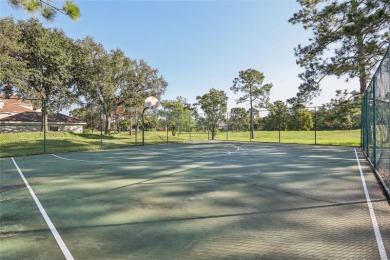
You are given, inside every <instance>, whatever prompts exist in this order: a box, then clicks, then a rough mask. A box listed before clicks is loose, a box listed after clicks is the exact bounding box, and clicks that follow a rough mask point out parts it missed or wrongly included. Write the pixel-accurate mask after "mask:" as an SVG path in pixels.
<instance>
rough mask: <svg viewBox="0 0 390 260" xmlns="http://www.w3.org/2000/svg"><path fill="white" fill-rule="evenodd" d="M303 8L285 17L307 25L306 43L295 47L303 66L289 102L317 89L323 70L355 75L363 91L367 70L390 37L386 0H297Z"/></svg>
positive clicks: (315, 93)
mask: <svg viewBox="0 0 390 260" xmlns="http://www.w3.org/2000/svg"><path fill="white" fill-rule="evenodd" d="M298 2H299V3H300V5H301V7H302V9H301V10H299V11H298V12H296V13H295V14H294V15H293V17H292V18H290V20H289V22H291V23H293V24H297V23H301V24H302V25H303V27H304V28H305V29H311V30H312V32H313V37H312V38H310V39H309V44H308V45H306V46H303V45H298V47H297V48H296V49H295V55H296V57H297V64H299V65H300V66H301V67H303V68H304V69H305V71H304V72H303V73H301V74H300V75H299V77H300V78H301V79H302V80H303V83H302V84H301V85H300V86H299V92H298V94H297V97H296V98H295V99H292V100H291V102H294V101H295V102H296V101H298V102H307V101H309V100H311V99H312V98H313V97H316V96H318V95H319V92H320V90H321V88H320V82H321V80H322V79H323V78H324V77H325V76H326V75H335V76H338V77H339V76H342V75H346V76H348V77H349V78H355V77H358V78H359V81H360V93H364V92H365V90H366V86H367V81H368V80H369V77H368V76H369V75H370V73H371V72H372V70H373V68H374V67H375V65H376V64H377V62H378V61H379V60H380V59H381V58H382V56H383V54H384V52H385V50H386V46H387V45H388V43H389V42H390V3H389V0H367V1H363V0H344V1H330V0H311V1H308V0H298Z"/></svg>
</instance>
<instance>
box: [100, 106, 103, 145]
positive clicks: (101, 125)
mask: <svg viewBox="0 0 390 260" xmlns="http://www.w3.org/2000/svg"><path fill="white" fill-rule="evenodd" d="M100 148H103V123H102V110H100Z"/></svg>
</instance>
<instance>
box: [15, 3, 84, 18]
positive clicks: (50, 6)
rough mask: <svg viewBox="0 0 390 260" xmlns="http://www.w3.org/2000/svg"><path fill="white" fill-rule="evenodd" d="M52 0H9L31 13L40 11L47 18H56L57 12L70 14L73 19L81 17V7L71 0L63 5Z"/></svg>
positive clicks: (16, 6)
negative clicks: (56, 4) (58, 4)
mask: <svg viewBox="0 0 390 260" xmlns="http://www.w3.org/2000/svg"><path fill="white" fill-rule="evenodd" d="M52 2H53V1H51V0H46V1H44V0H8V3H9V4H10V5H12V6H13V7H15V8H22V9H24V10H26V11H28V12H29V13H35V12H40V13H41V15H42V16H43V17H44V18H45V19H47V20H54V18H55V16H56V14H57V13H62V14H65V15H67V16H69V18H70V19H72V20H77V19H79V18H80V10H79V7H78V6H77V5H76V4H75V3H73V1H71V0H66V1H65V3H64V4H63V5H62V7H57V6H55V5H54V3H52Z"/></svg>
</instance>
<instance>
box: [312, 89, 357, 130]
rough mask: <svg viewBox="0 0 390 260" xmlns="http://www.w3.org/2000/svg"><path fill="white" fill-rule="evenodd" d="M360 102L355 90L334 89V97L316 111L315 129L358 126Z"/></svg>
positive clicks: (354, 127) (345, 128)
mask: <svg viewBox="0 0 390 260" xmlns="http://www.w3.org/2000/svg"><path fill="white" fill-rule="evenodd" d="M351 97H353V98H351ZM360 103H361V99H360V96H359V95H356V91H352V92H348V90H347V89H345V90H343V91H342V90H336V97H335V98H332V99H331V102H329V103H327V104H325V105H323V106H322V107H321V108H319V109H318V111H317V112H316V118H317V125H318V127H317V129H320V130H350V129H358V128H360V116H361V114H360Z"/></svg>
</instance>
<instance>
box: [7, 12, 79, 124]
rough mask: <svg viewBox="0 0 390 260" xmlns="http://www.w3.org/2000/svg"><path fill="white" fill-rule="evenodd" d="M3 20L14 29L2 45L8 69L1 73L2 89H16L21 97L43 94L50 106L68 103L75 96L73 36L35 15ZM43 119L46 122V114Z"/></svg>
mask: <svg viewBox="0 0 390 260" xmlns="http://www.w3.org/2000/svg"><path fill="white" fill-rule="evenodd" d="M1 23H2V24H5V28H8V29H12V30H13V33H14V36H12V37H11V38H9V39H8V40H6V41H5V44H4V45H2V46H5V47H4V48H5V50H6V52H5V53H2V54H1V57H2V58H1V59H0V60H2V61H4V63H5V66H4V67H5V73H4V74H3V73H2V74H1V76H0V85H1V89H2V91H3V92H5V93H6V94H8V95H10V94H11V93H13V92H16V93H17V94H19V95H21V96H22V97H27V98H35V99H43V98H44V99H46V102H48V103H47V105H48V106H47V108H48V109H49V110H56V111H58V110H60V109H63V108H67V107H69V105H70V104H71V103H72V102H73V101H74V99H73V98H75V95H74V85H73V75H72V72H73V65H74V63H73V58H74V55H73V50H74V44H73V40H72V39H70V38H69V37H67V36H66V35H65V34H64V32H63V31H62V30H59V29H47V28H44V27H43V26H42V24H40V23H39V21H38V20H37V19H33V18H32V19H29V20H27V21H22V20H21V21H19V22H18V23H17V24H15V23H14V22H13V20H12V19H9V18H5V19H2V20H1ZM5 31H6V33H5V34H8V33H9V31H8V32H7V29H5ZM13 65H16V69H15V68H12V66H13ZM41 105H42V106H43V104H41ZM43 120H46V122H47V115H46V117H45V118H43ZM46 126H47V124H46Z"/></svg>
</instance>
